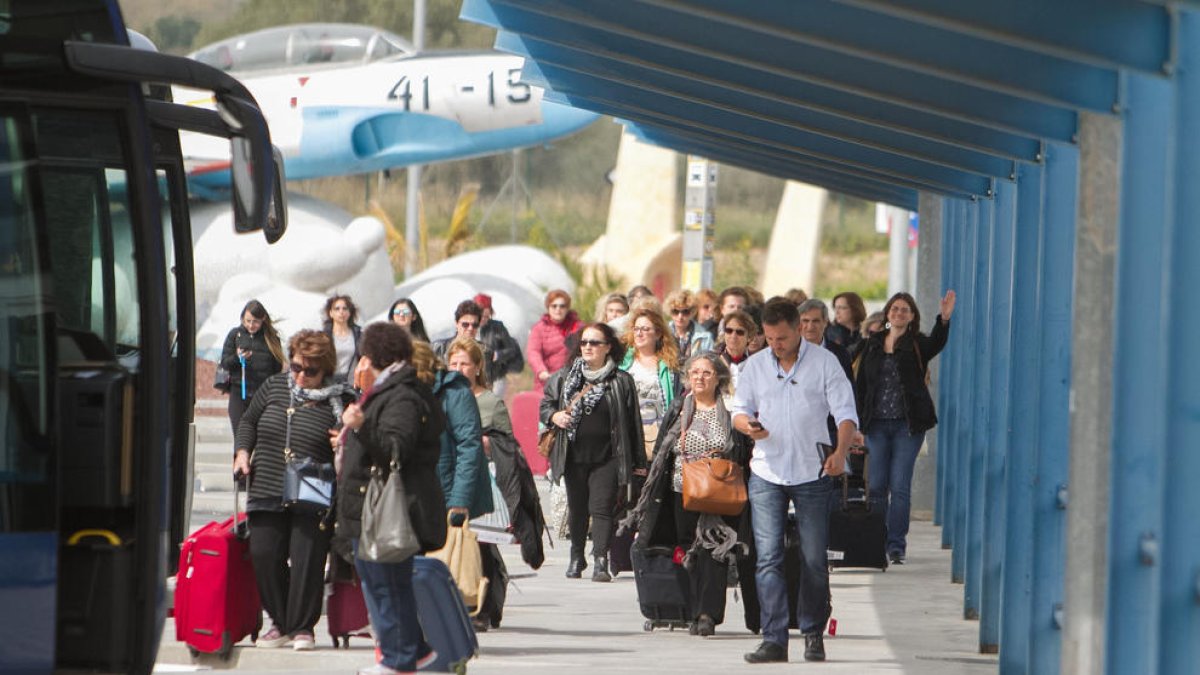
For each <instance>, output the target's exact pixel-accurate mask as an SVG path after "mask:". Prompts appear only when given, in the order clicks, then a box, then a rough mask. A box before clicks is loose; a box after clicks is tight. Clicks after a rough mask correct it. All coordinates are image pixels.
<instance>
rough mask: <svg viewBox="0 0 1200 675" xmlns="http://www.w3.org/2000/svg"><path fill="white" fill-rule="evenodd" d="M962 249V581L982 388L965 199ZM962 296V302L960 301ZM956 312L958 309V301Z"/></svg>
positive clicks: (971, 214)
mask: <svg viewBox="0 0 1200 675" xmlns="http://www.w3.org/2000/svg"><path fill="white" fill-rule="evenodd" d="M963 225H964V226H965V227H964V228H963V253H962V265H963V269H962V275H961V276H962V282H963V289H964V290H965V291H966V293H965V294H964V296H965V297H962V298H961V299H960V303H961V304H962V310H963V314H962V318H961V320H960V321H959V325H961V326H962V328H963V330H962V342H960V343H959V345H961V346H960V349H962V352H961V353H960V354H959V356H960V358H961V359H962V360H961V361H960V362H959V365H960V372H959V387H960V390H959V397H960V398H959V406H958V409H959V411H960V412H959V416H958V424H957V425H956V426H955V429H954V433H955V439H954V445H955V446H956V448H957V452H958V466H957V467H956V468H957V470H958V476H956V477H955V480H957V481H958V504H957V508H956V510H955V514H954V549H953V550H952V551H951V553H950V580H951V581H953V582H954V583H958V584H961V583H964V582H965V580H966V578H967V541H968V538H969V537H970V534H969V532H968V527H969V523H970V520H969V519H968V514H969V513H970V510H971V501H972V500H973V499H975V489H974V486H973V485H972V484H971V463H972V462H971V460H972V455H973V453H972V452H971V429H972V428H973V426H974V424H975V397H976V396H977V395H979V394H980V393H981V392H980V391H979V387H978V386H977V383H976V382H975V360H974V354H973V352H974V351H975V349H976V348H977V347H978V343H977V342H976V340H975V325H976V320H975V317H976V314H977V313H978V311H979V304H978V302H979V301H978V297H979V295H978V293H977V292H976V286H977V282H978V276H977V275H976V274H975V265H977V264H978V262H979V256H978V255H977V251H978V250H979V202H967V203H966V204H965V209H964V218H963ZM963 300H965V302H962V301H963ZM955 313H956V314H957V313H958V309H957V305H956V309H955ZM964 600H966V592H965V589H964ZM972 604H973V603H971V602H965V603H964V616H966V617H967V618H971V616H970V615H971V614H973V613H974V609H973V608H972V609H971V610H970V611H968V610H967V608H968V607H971V605H972Z"/></svg>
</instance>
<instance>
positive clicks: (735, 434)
mask: <svg viewBox="0 0 1200 675" xmlns="http://www.w3.org/2000/svg"><path fill="white" fill-rule="evenodd" d="M684 400H685V397H680V398H677V399H675V400H674V401H672V402H671V405H670V407H668V408H667V412H666V413H665V415H664V416H663V421H662V426H661V427H659V428H660V431H659V434H658V440H657V441H656V442H655V444H654V456H655V457H657V456H658V453H660V452H669V453H672V455H671V456H669V457H667V458H666V462H667V466H666V468H665V470H664V471H663V472H662V473H661V474H660V475H659V476H658V480H656V481H655V482H653V483H646V486H645V487H644V488H642V489H643V490H649V491H650V501H649V502H648V503H647V505H646V510H645V512H644V513H643V514H642V517H641V518H640V519H639V521H638V524H637V525H638V533H639V534H638V545H639V546H647V547H649V546H666V547H674V546H678V545H681V544H682V543H683V542H680V541H677V538H678V535H677V534H676V531H675V522H674V511H673V508H674V507H673V506H672V494H671V492H672V488H671V483H672V481H673V479H674V475H675V460H676V459H677V457H676V456H674V454H673V451H672V449H671V447H670V445H674V444H675V443H676V442H677V441H678V440H679V432H680V431H681V429H680V428H679V425H680V424H681V423H682V422H681V413H682V412H683V402H684ZM729 426H730V428H729V431H730V438H729V443H727V444H726V446H725V447H726V449H725V457H726V459H729V460H732V461H733V462H736V463H737V464H740V465H742V472H743V475H745V476H746V477H749V476H750V453H751V452H752V451H753V449H754V442H753V441H752V440H750V437H749V436H746V435H745V434H742V433H741V432H739V431H738V430H737V429H734V428H733V424H732V420H731V421H730V425H729ZM666 444H670V445H666ZM664 509H665V510H666V511H665V512H666V513H667V514H670V515H668V517H666V518H663V517H662V516H663V515H664ZM749 510H750V507H749V504H747V505H746V512H749ZM740 519H741V516H730V517H726V518H725V521H726V523H727V524H728V525H729V526H730V527H732V528H734V529H735V530H736V529H738V526H739V520H740ZM746 534H749V533H748V532H747V533H742V532H739V533H738V538H739V539H740V540H744V537H745V535H746Z"/></svg>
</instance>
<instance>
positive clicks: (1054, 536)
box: [1029, 145, 1079, 674]
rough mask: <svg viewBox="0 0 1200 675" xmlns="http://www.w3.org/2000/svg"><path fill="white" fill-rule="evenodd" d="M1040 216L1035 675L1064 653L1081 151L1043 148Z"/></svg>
mask: <svg viewBox="0 0 1200 675" xmlns="http://www.w3.org/2000/svg"><path fill="white" fill-rule="evenodd" d="M1045 171H1046V177H1045V181H1046V182H1045V188H1046V192H1045V198H1044V199H1043V205H1044V206H1043V212H1042V222H1043V228H1042V256H1041V274H1040V277H1041V289H1040V295H1041V303H1040V306H1039V310H1040V311H1039V318H1038V323H1039V324H1040V325H1041V332H1042V334H1041V365H1040V368H1039V373H1038V375H1039V378H1038V382H1037V386H1038V391H1039V394H1038V401H1039V408H1040V414H1039V416H1038V425H1037V428H1038V443H1037V481H1036V483H1035V486H1034V499H1033V551H1034V556H1033V596H1032V600H1033V606H1032V609H1031V615H1030V630H1031V631H1032V632H1031V636H1030V652H1031V661H1030V669H1029V672H1030V673H1034V674H1036V673H1057V672H1058V670H1059V658H1060V655H1061V653H1062V602H1063V573H1064V564H1065V562H1066V529H1065V525H1066V515H1067V514H1066V507H1067V503H1066V499H1067V496H1068V495H1067V492H1066V490H1067V464H1068V451H1069V448H1070V442H1069V441H1070V424H1069V420H1070V414H1069V413H1070V411H1069V405H1068V398H1069V395H1070V390H1071V331H1072V326H1071V317H1072V312H1073V310H1074V307H1073V304H1072V295H1073V293H1074V288H1075V265H1074V260H1075V216H1076V206H1077V204H1078V201H1079V200H1078V193H1079V187H1078V186H1079V150H1078V149H1077V148H1075V147H1072V146H1066V145H1050V146H1049V147H1047V149H1046V169H1045Z"/></svg>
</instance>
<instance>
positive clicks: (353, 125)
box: [173, 23, 598, 193]
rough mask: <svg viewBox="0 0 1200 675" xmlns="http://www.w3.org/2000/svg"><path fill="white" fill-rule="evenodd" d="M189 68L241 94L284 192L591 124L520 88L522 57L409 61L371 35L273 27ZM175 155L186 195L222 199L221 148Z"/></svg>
mask: <svg viewBox="0 0 1200 675" xmlns="http://www.w3.org/2000/svg"><path fill="white" fill-rule="evenodd" d="M189 56H190V57H191V58H193V59H195V60H197V61H200V62H202V63H206V64H208V65H212V66H216V67H218V68H221V69H222V70H225V71H227V72H229V73H230V74H232V75H233V76H234V77H236V78H238V79H239V80H240V81H241V82H242V83H243V84H244V85H245V86H246V88H247V89H249V90H250V92H251V93H252V94H253V95H254V97H255V98H256V99H257V101H258V104H259V106H260V107H261V108H262V111H263V113H264V115H265V117H266V119H267V124H268V126H269V127H270V130H271V141H272V142H273V143H274V144H275V145H276V146H278V147H279V148H280V150H281V151H282V152H283V156H284V165H285V169H286V174H287V177H288V179H289V180H303V179H307V178H319V177H325V176H340V175H349V174H361V173H370V172H376V171H382V170H385V169H391V168H395V167H402V166H408V165H412V164H426V163H433V162H440V161H446V160H453V159H466V158H471V157H479V156H483V155H489V154H493V153H496V152H502V151H506V150H511V149H516V148H521V147H526V146H532V145H539V144H542V143H546V142H549V141H551V140H554V139H556V138H561V137H563V136H567V135H570V134H573V133H575V132H577V131H579V130H581V129H583V128H584V127H586V126H587V125H589V124H591V123H592V122H593V121H595V120H596V119H598V115H596V114H595V113H591V112H588V111H584V110H578V109H575V108H572V107H570V106H566V105H562V104H559V103H555V102H552V101H549V100H544V99H543V91H542V89H541V88H539V87H534V86H530V85H528V84H525V83H523V82H521V81H520V77H521V68H522V66H523V64H524V60H523V59H522V58H521V57H519V56H512V55H508V54H502V53H500V52H494V51H477V52H457V51H433V52H421V53H416V51H415V50H414V49H413V46H412V45H411V44H410V43H409V42H408V41H407V40H405V39H403V38H401V37H399V36H398V35H395V34H393V33H390V32H388V31H384V30H380V29H378V28H373V27H371V26H362V25H356V24H334V23H322V24H295V25H288V26H279V27H275V28H268V29H265V30H260V31H256V32H253V33H247V34H244V35H238V36H235V37H231V38H228V39H225V40H222V41H220V42H217V43H214V44H212V45H209V46H207V47H203V48H201V49H199V50H197V51H196V52H194V53H192V54H190V55H189ZM173 94H174V97H175V101H176V102H180V103H187V104H190V105H196V106H201V107H209V108H211V107H213V100H212V96H211V94H210V93H209V92H201V91H197V90H186V89H182V88H176V89H175V90H174V92H173ZM220 141H223V142H220ZM180 143H181V144H182V147H183V154H184V157H185V159H186V160H187V166H188V171H189V178H190V184H191V185H192V188H193V190H195V191H198V192H201V193H202V192H203V191H205V190H220V189H224V188H226V187H228V185H229V143H228V141H227V140H224V139H217V141H214V140H213V139H212V138H211V137H207V136H203V135H201V134H193V133H189V134H180Z"/></svg>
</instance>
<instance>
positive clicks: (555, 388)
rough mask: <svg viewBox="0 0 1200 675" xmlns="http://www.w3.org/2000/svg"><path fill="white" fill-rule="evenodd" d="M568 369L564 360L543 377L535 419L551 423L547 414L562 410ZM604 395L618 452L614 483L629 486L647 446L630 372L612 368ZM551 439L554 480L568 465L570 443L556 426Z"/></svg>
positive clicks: (635, 387) (616, 451)
mask: <svg viewBox="0 0 1200 675" xmlns="http://www.w3.org/2000/svg"><path fill="white" fill-rule="evenodd" d="M570 370H571V367H570V364H567V365H566V366H564V367H563V368H560V369H559V370H558V372H556V373H554V374H553V375H551V376H550V379H549V380H546V388H545V389H544V391H543V393H542V405H541V408H540V410H539V415H538V419H539V420H540V421H541V423H542V424H543V425H545V426H546V428H551V427H552V426H554V423H553V422H551V421H550V418H551V417H552V416H553V415H554V413H556V412H558V411H560V410H565V409H566V407H567V403H569V401H567V400H564V399H563V380H565V379H566V375H567V373H568V372H570ZM604 398H605V400H606V401H607V402H608V410H609V412H610V414H611V415H612V419H613V430H612V446H613V451H614V453H615V454H616V456H617V484H618V485H624V486H628V485H631V484H632V482H633V471H634V469H644V468H645V467H646V450H645V444H644V441H643V440H642V424H641V417H640V416H639V414H638V397H637V385H635V384H634V383H633V376H632V375H630V374H629V373H627V372H625V371H623V370H621V369H620V368H616V369H614V370H613V379H612V380H611V381H610V382H609V383H608V387H607V388H606V389H605V391H604ZM555 428H557V427H555ZM554 440H555V442H554V449H553V450H552V451H551V452H550V467H551V469H552V470H553V472H554V479H555V480H556V481H557V480H559V479H560V478H562V475H563V473H564V471H565V470H566V468H567V452H568V451H569V447H568V445H567V433H566V431H565V430H563V429H559V433H558V434H557V435H556V438H555V439H554Z"/></svg>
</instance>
